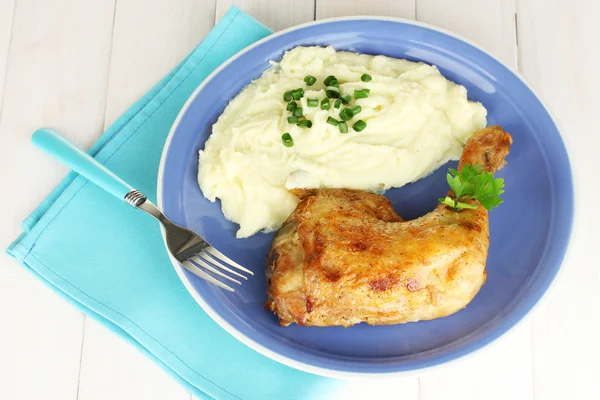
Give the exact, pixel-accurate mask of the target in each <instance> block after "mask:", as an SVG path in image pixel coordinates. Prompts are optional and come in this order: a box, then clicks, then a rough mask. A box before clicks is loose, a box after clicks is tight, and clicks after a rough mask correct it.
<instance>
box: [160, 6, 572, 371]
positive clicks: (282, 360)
mask: <svg viewBox="0 0 600 400" xmlns="http://www.w3.org/2000/svg"><path fill="white" fill-rule="evenodd" d="M353 20H374V21H390V22H398V23H403V24H408V25H415V26H420V27H424V28H428V29H431V30H433V31H437V32H440V33H443V34H445V35H448V36H450V37H453V38H455V39H458V40H461V41H463V42H465V43H467V44H469V45H471V46H473V47H474V48H476V49H477V50H479V51H481V52H483V53H485V54H486V55H488V56H489V57H491V58H492V59H494V60H495V61H497V62H498V63H500V64H501V65H503V66H504V67H505V68H506V69H508V70H509V71H510V72H511V73H512V74H513V75H515V76H516V77H517V78H518V79H519V80H520V81H521V82H522V83H523V84H524V85H525V86H526V87H527V88H528V89H529V90H530V91H531V93H533V95H534V96H535V97H536V98H537V99H538V101H539V102H540V103H541V104H542V106H543V107H544V108H545V109H546V111H547V112H548V114H549V115H550V118H551V119H552V122H553V123H554V125H556V127H557V130H558V132H559V133H560V137H561V139H562V141H563V143H564V145H565V149H566V151H567V158H568V160H569V165H570V167H571V175H572V181H573V222H572V226H571V235H570V238H569V242H568V244H567V250H566V252H565V255H564V257H563V260H562V263H561V265H560V266H559V268H558V271H557V273H556V275H555V276H554V278H553V279H552V282H551V283H550V285H549V286H548V288H547V289H546V291H545V292H544V294H542V296H541V297H540V298H539V299H538V301H537V302H536V303H535V304H534V306H533V307H532V308H531V309H530V310H529V311H528V312H527V313H526V314H525V315H524V316H523V317H522V318H521V319H520V320H519V321H517V322H516V323H515V324H514V325H513V326H511V327H510V328H508V329H507V330H506V331H505V332H503V333H501V334H500V336H498V337H497V338H495V339H493V340H492V341H491V342H489V343H487V344H486V345H483V346H481V347H479V348H477V349H475V350H473V351H471V352H469V353H467V354H464V355H462V356H459V357H457V358H455V359H452V360H449V361H446V362H442V363H439V364H436V365H432V366H429V367H423V368H418V369H413V370H409V371H397V372H381V373H367V372H348V371H339V370H333V369H328V368H322V367H316V366H314V365H310V364H306V363H304V362H300V361H296V360H293V359H291V358H288V357H286V356H284V355H281V354H279V353H276V352H274V351H273V350H270V349H268V348H266V347H264V346H262V345H261V344H259V343H256V342H255V341H254V340H252V339H250V338H248V337H247V336H245V335H244V334H242V333H241V332H240V331H238V330H237V329H236V328H234V327H233V326H231V325H230V324H229V323H228V322H227V321H225V320H224V319H223V318H221V316H220V315H219V314H218V313H217V312H216V311H215V310H213V309H212V307H210V305H208V303H206V302H205V301H204V299H203V298H202V297H200V296H199V295H198V293H197V292H196V290H195V289H194V287H193V286H192V284H191V282H190V281H189V280H188V278H187V276H186V275H185V273H184V272H183V267H182V266H181V265H180V264H179V262H178V261H177V260H176V259H175V258H174V257H173V256H171V254H170V253H169V251H168V249H167V247H166V237H165V231H164V229H163V228H162V227H161V233H162V237H163V242H164V244H165V250H166V252H167V254H168V255H169V258H170V260H171V263H172V264H173V268H175V271H176V272H177V275H179V278H180V279H181V281H182V282H183V284H184V286H185V288H186V289H187V291H188V292H189V293H190V295H191V296H192V297H193V298H194V300H196V302H197V303H198V304H199V305H200V307H202V309H203V310H204V311H205V312H206V313H207V314H208V315H209V316H210V317H211V318H212V319H213V320H214V321H215V322H216V323H217V324H219V325H220V326H221V327H222V328H223V329H225V331H227V332H228V333H229V334H230V335H232V336H233V337H234V338H236V339H237V340H239V341H240V342H242V343H243V344H245V345H246V346H248V347H250V348H251V349H253V350H255V351H257V352H259V353H261V354H262V355H264V356H267V357H269V358H271V359H272V360H275V361H277V362H280V363H282V364H284V365H287V366H289V367H292V368H295V369H298V370H301V371H304V372H308V373H311V374H317V375H321V376H326V377H330V378H339V379H356V378H369V379H373V378H385V377H392V376H393V377H398V376H403V377H409V376H418V375H422V374H425V373H430V372H433V371H439V370H441V369H443V368H447V367H449V366H451V365H457V364H459V363H463V362H465V361H466V360H467V359H472V358H474V357H475V356H477V355H480V354H482V353H483V351H485V350H489V349H490V348H491V347H492V346H496V345H497V344H498V343H500V342H501V341H504V340H506V338H507V337H508V336H509V333H510V334H512V333H514V332H515V331H516V330H517V329H516V328H518V327H520V326H521V325H522V324H523V323H524V322H525V321H527V320H528V319H529V318H530V316H531V315H532V314H533V311H534V310H537V309H538V308H539V307H540V305H541V304H542V303H543V302H545V301H546V300H547V299H548V297H549V294H550V292H551V291H554V289H555V288H556V286H557V282H558V281H559V278H560V279H562V277H563V276H564V272H563V270H564V268H563V266H564V265H565V264H567V263H568V261H569V260H570V259H571V258H572V254H573V251H572V247H573V246H572V245H573V243H574V237H575V236H576V234H577V232H578V227H579V225H580V224H579V222H578V220H579V218H578V215H579V214H578V212H577V210H578V209H579V206H578V196H577V195H576V193H577V190H576V188H577V187H578V184H576V176H577V174H576V173H575V166H574V165H573V162H572V161H573V158H572V154H573V153H572V148H573V147H572V144H571V143H570V140H569V139H568V138H567V137H566V136H565V135H564V134H563V129H562V127H561V125H560V124H559V123H558V120H557V119H556V117H555V116H554V113H553V112H552V109H551V108H550V107H549V106H548V105H547V104H546V103H545V102H544V101H543V100H542V98H541V97H540V96H539V95H538V93H537V92H536V91H535V90H534V89H533V87H531V85H529V83H527V81H526V80H525V78H524V77H523V76H522V75H521V74H520V73H519V72H518V71H515V70H514V69H513V68H511V67H509V66H508V65H506V64H505V63H504V62H502V61H501V60H500V59H498V58H497V57H496V56H494V55H492V54H490V53H489V52H488V51H486V50H484V49H483V48H481V47H480V46H479V45H477V44H475V43H473V42H472V41H470V40H468V39H466V38H464V37H462V36H460V35H457V34H455V33H453V32H451V31H448V30H445V29H442V28H439V27H436V26H434V25H430V24H427V23H423V22H419V21H413V20H407V19H403V18H393V17H376V16H352V17H336V18H326V19H321V20H318V21H312V22H307V23H304V24H300V25H295V26H293V27H290V28H287V29H284V30H281V31H278V32H274V33H272V34H271V35H269V36H266V37H264V38H262V39H261V40H259V41H257V42H254V43H253V44H251V45H250V46H248V47H246V48H244V49H242V50H240V51H239V52H237V53H236V54H234V55H233V56H231V57H230V58H229V59H227V61H225V62H224V63H223V64H221V65H220V66H219V67H218V68H217V69H215V70H214V71H213V72H212V73H211V74H210V75H208V76H207V77H206V78H205V79H204V81H202V83H201V84H200V85H199V86H198V87H197V88H196V90H194V92H193V93H192V94H191V95H190V97H189V98H188V100H187V101H186V102H185V104H184V105H183V108H182V109H181V110H180V111H179V114H178V115H177V118H176V119H175V121H174V122H173V125H172V127H171V130H170V131H169V135H168V136H167V140H166V141H165V145H164V147H163V152H162V155H161V158H160V165H159V169H158V180H157V185H156V194H157V203H158V207H159V208H160V209H161V210H162V204H163V198H162V197H163V196H162V193H163V191H162V185H163V174H164V165H165V158H166V154H167V151H168V149H169V145H170V143H171V139H172V137H173V134H174V133H175V131H176V130H177V127H178V126H179V122H180V120H181V118H182V117H183V115H184V114H185V112H186V111H187V109H188V108H189V106H190V104H191V102H192V101H193V100H194V99H195V98H196V96H197V95H198V92H200V90H202V88H203V87H204V86H205V85H206V84H207V82H209V81H210V80H211V79H212V78H213V77H214V76H215V75H216V74H218V73H219V72H220V71H221V70H222V69H223V68H225V67H226V66H227V65H229V64H230V63H232V62H233V61H234V60H236V59H237V58H238V57H240V56H241V55H242V54H244V53H246V52H248V51H249V50H251V49H253V48H254V47H257V46H259V45H260V44H262V43H263V42H266V41H268V40H270V39H272V38H274V37H277V36H281V35H283V34H285V33H288V32H291V31H294V30H297V29H300V28H304V27H307V26H312V25H320V24H324V23H328V22H333V21H353Z"/></svg>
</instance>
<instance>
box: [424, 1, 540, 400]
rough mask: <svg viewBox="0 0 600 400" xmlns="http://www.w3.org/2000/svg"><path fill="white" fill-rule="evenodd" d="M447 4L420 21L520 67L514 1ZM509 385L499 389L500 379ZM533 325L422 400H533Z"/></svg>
mask: <svg viewBox="0 0 600 400" xmlns="http://www.w3.org/2000/svg"><path fill="white" fill-rule="evenodd" d="M447 4H448V2H445V1H443V0H419V1H418V2H417V17H418V19H419V20H420V21H422V22H426V23H430V24H433V25H436V26H439V27H441V28H444V29H448V30H450V31H452V32H456V33H457V34H459V35H462V36H464V37H465V38H466V39H468V40H471V41H473V42H475V43H477V44H479V45H480V46H481V47H482V48H483V49H484V50H486V51H489V52H490V53H492V54H494V55H496V56H497V57H499V58H500V59H502V60H503V61H504V62H505V63H507V64H508V65H509V66H510V67H512V68H514V69H516V68H517V42H516V27H515V18H514V0H490V1H486V2H481V1H478V0H457V1H453V2H452V6H451V7H448V6H447ZM491 365H493V366H494V367H493V370H494V371H502V373H501V375H502V379H503V380H505V381H507V382H510V384H509V385H499V384H498V375H497V374H490V367H489V366H491ZM531 380H532V362H531V328H530V324H529V322H525V323H524V324H523V325H522V326H520V327H519V329H518V331H517V332H511V333H509V334H508V337H507V338H505V339H501V340H499V342H498V343H496V344H494V345H492V346H491V347H490V348H489V349H485V350H483V351H482V352H481V354H478V355H477V356H476V357H473V358H470V359H467V360H465V361H464V362H463V363H461V364H460V365H459V366H458V367H456V368H451V369H448V370H444V371H443V372H442V373H441V374H436V375H432V376H425V377H422V378H421V381H420V384H421V386H420V387H421V397H420V400H436V399H441V398H451V399H454V398H457V399H458V398H460V399H463V400H471V399H472V400H478V399H486V400H487V399H489V400H495V399H497V400H503V399H516V400H532V399H533V398H534V397H533V396H534V394H533V387H532V384H531Z"/></svg>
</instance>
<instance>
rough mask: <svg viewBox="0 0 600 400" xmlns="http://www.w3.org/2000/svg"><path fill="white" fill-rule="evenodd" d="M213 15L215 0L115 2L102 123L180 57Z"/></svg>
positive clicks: (202, 33)
mask: <svg viewBox="0 0 600 400" xmlns="http://www.w3.org/2000/svg"><path fill="white" fill-rule="evenodd" d="M141 10H143V12H141ZM214 20H215V2H214V0H180V1H176V2H172V1H167V0H152V1H144V0H123V1H118V2H117V10H116V16H115V29H114V36H113V46H112V53H111V64H110V77H109V86H108V95H107V106H106V127H108V126H109V125H110V124H111V123H113V122H114V121H115V120H116V119H117V118H118V117H119V116H120V115H121V114H122V113H123V112H124V111H125V110H126V109H127V108H128V107H129V106H130V105H132V104H133V103H135V101H136V100H137V99H139V98H140V97H141V96H142V95H144V94H145V93H146V92H147V91H148V90H150V89H151V88H152V86H154V84H156V83H157V82H158V81H159V80H160V79H161V78H162V77H163V76H165V75H166V74H167V73H169V72H170V71H171V70H172V69H173V68H174V67H175V66H176V65H177V64H178V63H179V62H180V61H181V60H183V59H184V58H185V56H187V55H188V54H189V53H190V52H191V51H192V49H193V48H194V47H196V46H197V45H198V44H199V43H200V41H201V40H202V38H203V37H204V36H205V35H206V34H207V33H208V32H209V31H210V30H211V29H212V27H213V25H214Z"/></svg>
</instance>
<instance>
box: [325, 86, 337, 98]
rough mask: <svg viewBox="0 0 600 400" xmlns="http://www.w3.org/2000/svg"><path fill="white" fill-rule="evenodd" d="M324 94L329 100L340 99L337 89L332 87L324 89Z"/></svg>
mask: <svg viewBox="0 0 600 400" xmlns="http://www.w3.org/2000/svg"><path fill="white" fill-rule="evenodd" d="M325 94H326V95H327V97H329V98H330V99H337V98H338V97H340V91H339V90H338V88H336V87H333V86H328V87H327V89H325Z"/></svg>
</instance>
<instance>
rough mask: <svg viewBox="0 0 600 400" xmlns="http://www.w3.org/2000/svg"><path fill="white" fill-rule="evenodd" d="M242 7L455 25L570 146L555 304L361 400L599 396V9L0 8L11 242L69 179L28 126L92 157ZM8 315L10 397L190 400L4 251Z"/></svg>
mask: <svg viewBox="0 0 600 400" xmlns="http://www.w3.org/2000/svg"><path fill="white" fill-rule="evenodd" d="M233 3H235V4H237V5H238V6H239V7H241V8H242V9H244V10H246V11H247V12H248V13H250V14H251V15H253V16H254V17H256V18H257V19H259V20H260V21H262V22H263V23H265V24H266V25H267V26H269V27H270V28H272V29H274V30H279V29H283V28H286V27H289V26H292V25H294V24H298V23H302V22H306V21H312V20H313V19H315V18H317V19H320V18H327V17H333V16H340V15H361V14H362V15H364V14H373V15H385V16H396V17H403V18H408V19H417V20H419V21H424V22H428V23H431V24H434V25H438V26H441V27H443V28H446V29H449V30H452V31H455V32H457V33H459V34H461V35H463V36H465V37H467V38H469V39H471V40H472V41H474V42H476V43H478V44H480V45H481V46H482V47H483V48H485V49H487V50H488V51H490V52H491V53H493V54H495V55H496V56H498V57H499V58H500V59H502V60H503V61H504V62H506V63H507V64H508V65H509V66H511V67H513V68H515V69H519V70H520V71H521V73H522V74H523V75H524V76H525V77H526V78H527V79H528V81H529V82H530V83H531V84H532V85H533V86H534V87H535V88H536V89H537V90H538V92H539V93H540V94H541V95H542V97H543V98H544V99H545V100H546V102H547V103H548V104H549V105H550V107H551V108H552V109H554V111H555V113H556V115H557V116H558V118H559V120H560V123H561V124H562V127H563V128H564V133H565V136H566V138H565V139H566V140H567V141H568V142H570V145H571V147H570V148H571V149H572V154H571V157H572V162H573V164H574V169H575V175H576V184H577V185H578V188H577V190H578V200H577V201H578V207H579V215H580V216H581V217H583V218H580V219H579V221H578V225H577V228H576V237H575V241H574V243H573V245H572V256H571V258H570V259H569V261H568V262H567V263H566V264H565V265H564V273H563V275H562V278H561V279H560V281H559V282H558V285H557V286H556V287H555V289H554V290H553V292H552V293H551V295H549V296H548V297H547V298H546V301H545V302H544V303H543V304H542V305H541V306H540V307H539V308H537V309H536V311H535V312H534V313H533V315H532V316H531V317H530V318H528V319H527V320H526V321H525V322H523V323H522V324H521V325H520V326H519V327H517V328H516V329H515V330H514V331H513V332H512V333H511V334H509V335H508V336H507V337H505V338H503V339H502V340H500V341H499V342H498V343H496V344H494V345H493V346H491V347H490V348H489V349H487V350H486V351H484V352H483V353H481V354H479V355H477V356H476V357H474V358H472V359H469V360H467V361H465V362H463V363H462V364H459V365H458V366H455V367H452V368H450V369H447V370H445V371H442V372H440V373H437V374H436V375H428V376H422V377H419V378H417V377H415V378H406V379H397V380H395V381H394V382H393V384H392V385H384V386H382V387H380V388H379V389H373V388H374V387H377V385H368V387H369V389H365V392H367V393H362V394H356V396H353V397H356V398H364V397H367V396H368V397H369V398H382V399H388V398H389V399H392V398H393V399H403V400H417V399H420V400H434V399H451V400H452V399H460V400H484V399H485V400H487V399H498V400H509V399H510V400H521V399H523V400H532V399H536V400H549V399H576V400H598V399H600V367H599V366H598V360H599V359H600V312H599V311H598V308H599V306H600V261H599V260H600V256H599V255H598V251H597V250H598V248H599V247H600V234H599V233H598V232H599V231H598V226H600V218H599V217H598V211H597V210H598V208H599V207H598V202H599V201H600V190H599V185H600V179H598V175H597V174H598V169H597V166H596V164H592V162H593V161H596V160H598V159H599V158H600V157H599V155H600V97H599V96H600V95H599V92H600V43H599V42H600V23H598V21H597V19H598V17H599V16H600V3H599V2H597V1H596V0H362V1H354V0H245V1H244V0H240V1H232V0H216V1H215V0H174V1H173V0H152V1H150V0H85V1H83V0H0V188H1V189H0V190H1V191H2V194H3V196H2V197H1V200H0V202H1V203H0V208H1V209H2V211H3V212H2V219H1V220H0V245H1V246H2V247H4V248H5V247H6V246H8V244H9V243H10V242H11V241H12V240H13V239H14V238H15V237H16V236H17V235H18V233H19V232H20V228H19V224H20V222H21V221H22V220H23V219H24V218H25V217H26V216H27V214H28V213H29V212H30V211H31V210H32V209H33V207H34V206H35V205H37V204H38V203H39V202H40V201H41V200H42V199H43V198H44V197H45V196H46V194H47V193H48V192H49V191H50V190H51V189H52V188H53V187H54V186H55V185H56V184H57V183H58V182H59V180H60V179H61V178H62V177H63V176H64V175H65V173H66V172H67V171H66V169H65V168H62V167H59V166H58V165H57V163H56V162H54V161H53V160H51V159H50V158H49V157H46V156H41V155H40V153H39V151H37V150H35V149H33V147H32V146H31V145H30V143H29V137H30V134H31V133H32V131H33V130H34V129H35V128H37V127H40V126H52V127H56V128H58V129H59V130H60V131H61V132H62V133H63V134H65V135H66V136H67V137H69V138H70V139H71V140H73V141H74V142H75V143H76V144H78V145H79V146H81V147H84V148H85V147H88V146H89V145H91V143H92V142H93V141H94V140H95V139H96V138H97V137H98V136H99V135H100V133H101V132H102V131H103V130H104V129H105V128H106V127H107V126H108V125H109V124H111V123H112V122H113V121H114V120H115V119H116V118H117V117H118V116H119V115H120V114H121V113H122V112H123V111H124V110H125V109H126V108H127V107H128V106H129V105H130V104H131V103H132V102H134V101H135V100H136V99H137V98H138V97H139V96H140V95H142V94H143V93H144V92H145V91H147V90H148V89H149V88H150V87H151V86H152V85H153V84H154V83H155V82H156V81H157V80H158V79H159V78H161V77H162V76H163V75H164V74H165V73H167V72H168V71H169V70H170V69H171V68H172V67H173V66H174V65H175V64H176V63H177V62H178V61H179V60H181V59H182V58H183V57H184V56H185V55H186V54H187V53H188V52H189V51H190V50H191V49H192V48H193V47H194V46H195V45H196V44H197V43H198V42H199V41H200V40H201V39H202V38H203V36H204V35H205V34H206V33H207V32H208V31H209V30H210V29H211V28H212V26H213V24H214V22H215V19H217V20H218V19H219V18H220V17H221V16H222V15H223V14H224V13H225V12H226V10H227V9H228V8H229V6H230V5H231V4H233ZM0 317H1V322H0V399H7V400H8V399H10V400H16V399H42V398H43V399H60V400H71V399H81V400H107V399H111V400H112V399H170V400H184V399H185V400H187V399H190V397H191V396H190V394H189V393H187V392H186V391H185V390H184V389H183V388H181V387H180V386H178V384H177V383H176V382H174V381H173V380H172V379H171V378H170V377H169V376H167V375H166V374H165V373H163V372H162V371H161V370H160V369H159V368H158V367H157V366H155V365H154V364H153V363H152V362H151V361H149V360H148V359H146V358H145V357H144V356H143V355H141V354H140V353H138V352H137V350H134V349H133V348H131V347H130V346H128V345H127V344H125V343H124V342H122V341H121V340H120V339H118V338H117V337H115V336H114V335H113V334H112V333H110V332H108V331H107V330H105V329H104V328H103V327H101V326H100V325H98V324H97V323H95V322H94V321H93V320H91V319H90V318H86V317H85V316H84V315H82V314H81V313H79V312H78V311H76V310H75V309H74V308H73V307H71V306H70V305H69V304H67V303H66V302H65V301H63V300H62V299H60V298H59V297H58V296H57V295H56V294H54V293H53V292H51V291H50V290H49V289H48V288H46V287H45V286H43V285H42V283H40V282H38V281H37V280H36V279H35V278H34V277H33V276H31V275H30V274H29V273H27V272H26V271H25V270H24V269H23V268H21V267H20V266H19V265H18V264H17V263H16V262H14V261H13V260H11V259H9V258H8V257H7V256H5V255H2V256H1V258H0ZM372 390H375V391H372ZM282 400H284V399H282Z"/></svg>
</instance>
